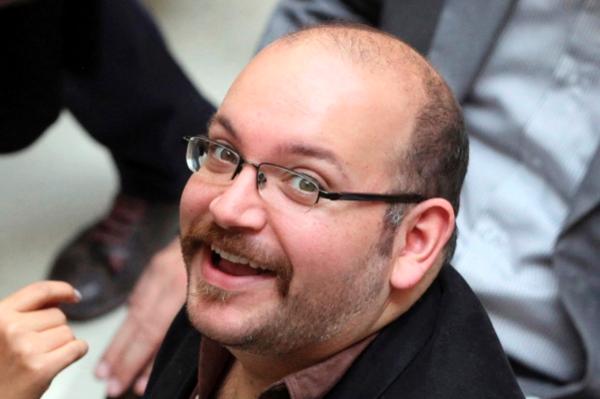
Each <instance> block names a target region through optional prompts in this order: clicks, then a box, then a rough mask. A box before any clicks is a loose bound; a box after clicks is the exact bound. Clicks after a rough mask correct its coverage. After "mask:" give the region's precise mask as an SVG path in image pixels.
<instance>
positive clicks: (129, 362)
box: [109, 337, 159, 396]
mask: <svg viewBox="0 0 600 399" xmlns="http://www.w3.org/2000/svg"><path fill="white" fill-rule="evenodd" d="M158 346H159V343H155V342H154V341H153V340H152V341H150V340H147V339H144V338H143V337H136V339H134V340H133V341H132V342H130V345H129V346H128V347H127V350H126V351H125V352H123V353H122V354H121V357H120V359H119V361H118V362H116V363H114V364H113V365H112V368H111V375H110V379H109V386H110V385H112V386H117V385H118V386H119V387H120V388H121V389H122V390H124V389H126V388H127V387H129V386H131V384H132V383H133V381H134V378H135V377H136V376H138V375H140V374H141V373H143V372H144V370H145V369H146V367H148V364H149V363H150V362H151V361H152V358H153V357H154V354H155V353H156V351H157V350H158ZM116 382H118V384H116ZM121 392H122V391H119V390H117V389H116V388H115V389H113V390H111V394H112V395H113V396H117V395H120V394H121Z"/></svg>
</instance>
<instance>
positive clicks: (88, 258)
mask: <svg viewBox="0 0 600 399" xmlns="http://www.w3.org/2000/svg"><path fill="white" fill-rule="evenodd" d="M178 229H179V218H178V205H177V203H168V204H166V203H149V202H147V201H144V200H141V199H138V198H133V197H128V196H125V195H123V194H119V195H118V196H117V197H116V198H115V200H114V202H113V206H112V209H111V211H110V212H109V214H108V215H107V216H106V217H105V218H104V219H102V220H100V221H98V222H96V223H95V224H94V225H92V226H91V227H88V228H87V229H85V230H84V231H83V232H82V233H80V234H79V235H77V236H76V237H75V239H74V240H73V241H71V242H70V243H68V244H67V245H66V246H65V247H64V248H63V249H62V250H61V252H60V253H59V255H58V256H57V258H56V260H55V261H54V264H53V266H52V269H51V271H50V275H49V278H50V279H52V280H63V281H67V282H69V283H70V284H72V285H73V286H74V287H75V288H77V289H78V290H79V292H80V293H81V296H82V299H81V301H80V302H79V303H77V304H67V305H61V308H62V309H63V311H64V312H65V314H66V315H67V317H68V318H69V319H71V320H88V319H91V318H93V317H97V316H100V315H102V314H104V313H107V312H108V311H110V310H112V309H114V308H116V307H117V306H119V305H121V304H122V303H124V302H125V301H126V300H127V297H128V296H129V293H130V292H131V289H132V288H133V286H134V284H135V282H136V281H137V279H138V277H139V276H140V274H141V273H142V271H143V269H144V267H145V266H146V265H147V264H148V262H149V261H150V258H151V257H152V255H153V254H154V253H155V252H157V251H158V250H160V249H161V248H162V247H164V246H166V245H167V244H168V243H169V242H170V241H171V240H173V238H175V236H176V235H177V232H178Z"/></svg>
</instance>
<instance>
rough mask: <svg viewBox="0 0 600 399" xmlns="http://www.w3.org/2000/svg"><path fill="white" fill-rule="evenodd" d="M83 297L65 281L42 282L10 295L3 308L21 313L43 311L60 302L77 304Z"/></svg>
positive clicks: (3, 303) (3, 302)
mask: <svg viewBox="0 0 600 399" xmlns="http://www.w3.org/2000/svg"><path fill="white" fill-rule="evenodd" d="M80 298H81V295H80V294H79V293H78V292H77V290H75V289H74V288H73V287H72V286H71V285H69V284H67V283H65V282H64V281H40V282H37V283H33V284H30V285H28V286H26V287H24V288H21V289H20V290H19V291H17V292H15V293H14V294H12V295H10V296H9V297H8V298H6V299H5V300H4V301H2V305H3V306H5V305H6V306H9V307H11V308H12V309H14V310H16V311H20V312H26V311H30V310H37V309H41V308H44V307H47V306H50V305H54V304H57V303H59V302H77V301H78V300H79V299H80Z"/></svg>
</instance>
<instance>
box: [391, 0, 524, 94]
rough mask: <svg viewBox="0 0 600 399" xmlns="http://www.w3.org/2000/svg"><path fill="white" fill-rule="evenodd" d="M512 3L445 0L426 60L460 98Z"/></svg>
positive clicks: (467, 87) (485, 55)
mask: <svg viewBox="0 0 600 399" xmlns="http://www.w3.org/2000/svg"><path fill="white" fill-rule="evenodd" d="M396 3H402V2H401V1H397V2H396ZM515 3H516V0H494V1H481V0H447V1H446V4H445V6H444V9H443V10H442V13H441V15H440V19H439V23H438V28H437V30H436V32H435V35H434V37H433V42H432V45H431V50H430V52H429V60H430V61H431V63H432V64H433V65H434V66H435V67H436V68H437V69H438V71H439V72H440V73H441V74H442V75H443V76H444V78H445V79H446V81H447V82H448V84H449V85H450V87H451V88H452V90H453V91H454V94H455V96H456V98H457V99H458V100H459V101H460V100H462V99H463V98H464V97H465V96H466V95H467V93H468V91H469V89H470V88H471V85H472V84H473V81H474V80H475V78H476V77H477V74H478V73H479V71H480V70H481V68H482V66H483V65H484V63H485V62H486V60H487V57H488V56H489V53H490V51H491V50H492V49H493V48H494V46H493V44H494V42H495V41H496V40H497V38H498V35H499V34H500V31H501V30H502V28H503V27H504V25H505V23H506V20H507V18H508V17H509V15H510V12H511V10H512V8H513V6H514V4H515ZM457 43H458V45H457Z"/></svg>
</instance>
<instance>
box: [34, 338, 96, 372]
mask: <svg viewBox="0 0 600 399" xmlns="http://www.w3.org/2000/svg"><path fill="white" fill-rule="evenodd" d="M87 351H88V345H87V343H85V342H84V341H82V340H79V339H74V340H72V341H69V342H68V343H66V344H65V345H63V346H61V347H60V348H57V349H55V350H53V351H51V352H48V353H46V354H44V356H43V362H44V367H46V368H47V370H48V372H49V374H50V376H51V377H52V378H53V377H54V376H55V375H56V374H58V373H59V372H60V371H61V370H63V369H65V368H66V367H68V366H69V365H71V364H72V363H73V362H76V361H77V360H79V359H80V358H82V357H83V356H84V355H85V354H86V353H87Z"/></svg>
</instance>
